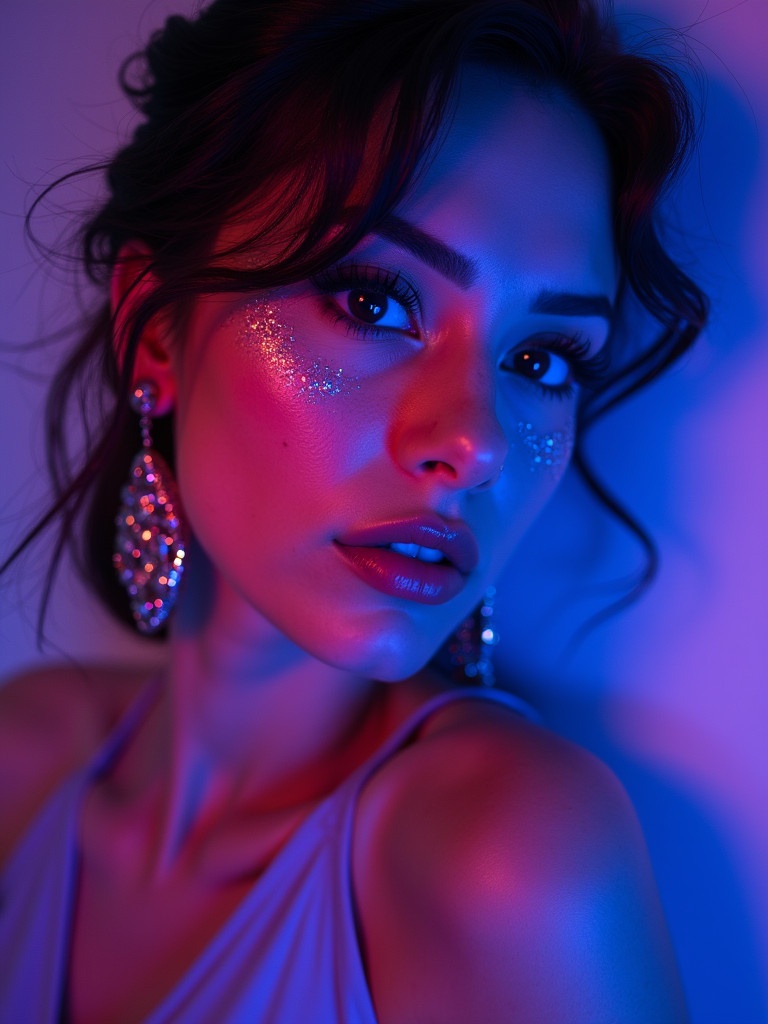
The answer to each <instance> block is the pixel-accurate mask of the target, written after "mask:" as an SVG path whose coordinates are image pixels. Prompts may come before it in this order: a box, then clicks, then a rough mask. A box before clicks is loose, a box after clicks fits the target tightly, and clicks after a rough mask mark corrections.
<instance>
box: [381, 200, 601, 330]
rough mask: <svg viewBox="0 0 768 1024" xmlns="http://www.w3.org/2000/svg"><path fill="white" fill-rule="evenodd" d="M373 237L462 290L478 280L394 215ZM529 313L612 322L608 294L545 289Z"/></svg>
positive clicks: (468, 266) (468, 264) (441, 245)
mask: <svg viewBox="0 0 768 1024" xmlns="http://www.w3.org/2000/svg"><path fill="white" fill-rule="evenodd" d="M376 234H377V235H380V236H381V237H382V238H386V239H387V240H388V241H390V242H393V243H394V244H395V245H399V246H400V247H401V248H403V249H407V250H408V252H410V253H413V255H414V256H416V258H417V259H419V260H421V262H422V263H426V265H427V266H429V267H432V269H433V270H436V271H437V272H438V273H439V274H442V276H443V277H445V278H447V279H448V280H449V281H453V283H454V284H456V285H458V286H459V287H460V288H462V289H463V290H464V291H466V290H467V289H468V288H470V287H471V286H472V285H473V284H474V283H475V281H477V278H478V276H479V270H478V266H477V263H476V262H475V260H473V259H470V258H469V257H468V256H464V255H463V254H462V253H460V252H457V250H456V249H452V248H451V246H450V245H446V244H445V242H441V241H440V239H439V238H435V237H434V235H430V234H428V233H427V232H426V231H422V230H421V228H417V227H416V226H415V225H414V224H409V223H408V221H405V220H402V218H400V217H396V216H395V215H394V214H390V216H388V217H386V218H385V219H384V220H383V221H382V222H381V224H380V225H379V226H378V228H377V230H376ZM530 311H531V313H549V314H552V315H555V316H579V317H581V316H583V317H591V316H594V317H600V318H602V319H604V320H607V321H608V322H609V323H610V322H612V321H613V306H612V305H611V301H610V299H609V298H608V296H607V295H581V294H579V293H577V292H554V291H550V290H549V289H545V290H544V291H542V292H540V293H539V294H538V295H537V296H536V298H535V299H534V300H533V302H532V303H531V307H530Z"/></svg>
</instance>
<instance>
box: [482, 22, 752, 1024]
mask: <svg viewBox="0 0 768 1024" xmlns="http://www.w3.org/2000/svg"><path fill="white" fill-rule="evenodd" d="M622 6H630V5H629V4H627V5H622ZM632 6H633V7H638V6H641V7H642V6H646V5H638V4H634V5H632ZM648 6H650V5H648ZM684 6H685V7H686V8H692V5H691V4H682V3H681V4H680V9H679V10H678V9H677V8H676V11H675V13H676V14H678V16H679V18H680V21H679V24H683V20H682V19H683V16H684V13H685V12H684V11H683V10H682V8H683V7H684ZM746 6H749V4H748V5H746ZM699 8H700V5H697V9H696V11H694V12H693V13H692V16H691V21H693V20H694V18H695V17H696V15H698V14H699V13H700V9H699ZM718 10H722V8H719V9H718ZM707 13H708V14H710V13H713V14H714V13H715V12H714V9H713V8H712V7H709V8H707ZM659 14H660V17H665V18H669V17H670V12H669V11H666V12H661V11H660V12H659ZM721 17H722V19H734V18H735V19H739V18H742V19H745V20H743V23H742V22H739V24H737V25H736V26H735V27H734V26H733V24H730V23H729V29H728V31H725V32H721V31H720V28H719V27H718V25H717V21H718V19H717V17H714V18H713V21H712V23H711V24H710V23H706V24H704V25H702V26H700V27H699V28H698V29H697V28H692V29H691V31H690V36H691V43H692V45H693V47H694V50H695V51H696V53H697V54H698V55H699V57H700V59H701V61H702V63H703V64H704V66H705V69H706V73H707V83H706V89H707V93H706V96H705V97H704V99H705V102H706V121H705V124H704V129H703V134H702V137H701V142H700V147H699V155H698V156H697V157H696V158H695V159H694V162H693V163H692V165H691V167H690V168H689V170H688V171H687V173H686V175H685V177H684V179H683V181H682V183H681V186H680V188H679V189H678V190H677V192H676V194H675V195H674V196H673V197H672V200H671V204H670V205H671V210H672V212H673V219H674V221H675V222H677V223H679V225H680V227H681V230H682V232H683V234H682V235H681V239H676V238H674V237H673V247H674V248H675V249H676V251H677V252H678V253H681V254H682V257H683V259H684V261H685V262H686V263H687V265H688V266H689V268H690V270H691V272H692V273H693V274H694V276H695V277H696V278H697V280H698V281H699V282H700V283H701V284H702V285H703V286H704V287H705V289H706V290H707V291H708V292H709V294H710V295H711V297H712V300H713V317H712V322H711V325H710V327H709V329H708V331H707V333H706V336H705V337H704V338H703V339H702V341H701V342H700V345H699V348H698V349H697V351H696V352H694V353H693V354H691V355H690V356H689V357H687V358H686V359H685V360H684V361H683V363H682V364H681V365H680V366H679V368H677V369H676V370H675V371H674V372H673V373H672V374H671V375H670V377H669V378H668V379H666V380H664V381H662V382H660V383H659V384H657V385H655V386H653V387H652V388H651V389H650V390H648V391H646V392H645V393H643V394H641V395H640V396H638V397H636V398H634V399H633V400H632V401H631V402H629V403H627V404H626V405H625V406H623V407H622V408H621V409H620V410H618V411H617V412H616V413H615V414H613V415H611V416H609V417H608V418H607V419H606V420H605V421H604V422H603V423H602V424H600V425H599V426H598V427H596V428H595V430H594V432H593V435H592V436H591V437H590V441H589V445H588V450H589V452H590V454H591V456H592V458H593V461H594V463H595V465H596V466H597V467H598V468H599V470H600V473H601V475H603V476H604V478H605V479H606V480H607V481H608V482H609V483H610V484H611V485H612V486H613V487H614V489H615V491H616V493H617V494H618V495H619V496H620V497H621V498H622V500H623V501H624V502H625V503H626V504H627V505H628V506H629V507H630V508H631V509H632V510H633V511H634V512H635V513H637V514H638V515H639V517H640V518H641V520H642V521H643V522H644V523H645V524H646V525H647V526H648V527H649V528H650V529H651V532H652V533H653V535H654V537H655V538H656V540H657V542H658V543H659V546H660V549H661V555H662V570H661V576H660V578H659V579H658V581H657V582H656V584H655V585H654V586H653V588H652V589H651V591H650V593H649V594H648V595H647V597H646V598H645V599H644V600H642V601H641V602H640V603H638V604H637V605H635V606H634V607H633V608H631V609H630V610H629V611H627V612H625V613H621V614H619V615H618V616H616V617H615V618H613V619H611V620H609V621H608V622H606V623H605V624H603V625H602V626H600V627H599V628H598V629H596V630H595V631H594V632H593V633H591V634H590V635H589V636H588V637H587V639H586V640H585V642H584V643H583V644H582V645H581V646H580V647H579V649H578V650H577V651H576V653H573V652H570V653H569V652H567V651H566V644H565V643H564V641H563V636H564V635H565V636H569V635H570V636H572V635H573V634H574V632H575V631H576V630H577V629H578V627H579V626H580V625H581V624H582V623H583V622H584V621H585V620H587V619H589V617H590V615H592V614H593V613H594V612H595V611H596V610H598V609H600V608H602V607H605V606H606V605H607V604H610V601H611V600H612V599H615V597H617V596H618V595H620V594H621V592H622V582H623V581H626V580H627V579H628V578H630V577H631V575H632V572H633V570H634V569H635V568H636V567H637V565H638V564H639V559H640V555H639V551H638V549H637V547H636V546H635V545H634V544H633V542H632V541H631V540H629V539H628V538H627V537H626V536H625V535H624V533H623V532H622V530H621V529H620V528H618V527H617V526H616V525H615V524H614V523H612V522H611V520H610V519H609V518H608V517H606V516H605V515H604V514H603V513H602V512H601V511H600V510H599V509H598V508H597V507H596V506H595V505H594V503H593V502H592V501H591V500H590V499H589V498H588V497H587V495H586V493H585V491H584V488H583V487H582V486H581V485H580V484H579V482H578V480H577V479H575V477H574V476H573V475H569V476H568V477H567V478H566V480H565V481H564V483H563V486H562V488H561V491H560V492H559V494H558V495H557V496H556V498H555V502H554V504H553V505H552V506H551V507H550V508H549V509H548V510H547V511H546V512H545V513H544V516H543V517H542V519H541V520H540V521H539V522H538V523H537V524H536V525H535V526H534V527H533V529H532V530H531V531H530V533H529V535H528V537H527V538H526V540H525V541H524V543H523V546H522V547H521V550H520V552H519V553H518V555H517V556H516V557H515V559H514V561H513V562H512V564H511V565H510V566H509V569H508V571H507V573H506V574H505V578H504V580H503V581H502V585H501V586H500V588H499V589H500V597H499V619H500V622H499V626H500V631H501V633H502V640H503V642H502V645H501V647H500V648H499V652H498V660H499V661H500V662H501V663H502V665H503V667H504V672H503V675H504V676H505V677H506V680H507V683H508V685H510V686H511V687H512V688H514V689H516V690H517V691H518V692H521V693H523V694H524V695H525V696H527V697H528V699H530V700H531V701H532V702H533V703H534V704H536V705H537V706H538V707H539V708H540V709H541V710H542V711H543V713H544V715H545V719H546V721H547V723H548V724H550V725H551V726H552V727H553V728H554V729H556V730H557V731H558V732H561V733H563V734H565V735H567V736H570V737H571V738H573V739H574V740H575V741H576V742H578V743H581V744H583V745H585V746H587V747H588V748H590V749H591V750H593V751H594V752H595V753H597V754H598V756H600V757H601V758H602V759H603V760H605V761H606V762H607V763H609V764H610V765H611V766H612V767H613V768H614V770H615V771H616V772H617V774H618V775H619V777H620V778H621V779H622V781H623V782H624V784H625V786H626V787H627V789H628V790H629V792H630V794H631V796H632V798H633V801H634V803H635V805H636V807H637V809H638V812H639V815H640V818H641V821H642V823H643V827H644V830H645V832H646V836H647V838H648V843H649V847H650V850H651V855H652V859H653V862H654V866H655V869H656V874H657V878H658V881H659V887H660V890H661V893H662V898H663V901H664V904H665V908H666V910H667V914H668V919H669V922H670V928H671V930H672V933H673V939H674V942H675V946H676V948H677V950H678V955H679V959H680V965H681V970H682V973H683V979H684V984H685V986H686V990H687V992H688V996H689V1002H690V1007H691V1013H692V1019H693V1021H694V1024H760V1022H763V1021H765V1020H767V1019H768V999H766V989H765V981H766V979H765V974H764V964H765V963H766V962H768V955H767V951H768V941H766V940H767V938H768V937H767V936H766V934H765V926H766V921H768V899H767V898H766V897H767V896H768V894H766V893H765V869H764V864H765V863H766V859H767V858H768V835H767V834H766V822H765V815H764V812H763V810H762V807H763V803H764V798H765V793H766V792H768V765H767V764H766V757H767V755H766V753H765V740H764V736H765V726H766V723H767V722H768V706H767V705H766V695H765V681H766V679H768V651H767V649H766V639H765V638H766V630H765V621H764V619H765V610H766V606H767V605H766V600H765V598H766V594H765V580H766V578H768V564H767V563H768V557H767V553H766V544H765V541H764V534H763V526H764V523H765V521H766V513H767V512H768V509H767V506H768V475H767V474H766V470H765V468H764V466H765V463H764V459H763V455H762V453H763V451H764V447H765V442H766V440H767V439H768V436H767V435H768V430H767V427H768V424H767V422H766V411H765V409H766V403H765V395H766V394H768V344H767V343H768V309H766V302H765V294H766V289H765V284H766V281H768V253H766V247H765V244H764V238H765V237H766V233H765V232H766V228H767V227H768V225H766V219H767V218H766V212H767V210H766V207H767V206H768V203H767V202H766V201H767V200H768V196H767V195H766V190H765V182H766V181H768V175H766V169H765V167H764V166H763V167H761V165H760V153H759V149H758V144H757V140H758V125H757V121H758V119H759V120H760V123H761V124H765V123H766V121H767V120H768V117H766V115H768V83H765V88H764V89H762V90H756V89H755V78H756V77H759V75H758V72H757V69H756V68H754V67H750V68H749V71H750V74H749V75H747V76H745V78H744V80H743V81H742V80H741V79H740V77H739V72H740V71H741V70H743V69H744V63H745V62H744V55H743V54H741V51H740V50H739V49H738V47H737V48H736V51H735V50H734V41H735V42H736V43H738V41H739V39H740V38H741V36H742V35H743V36H745V37H746V36H748V35H750V34H751V33H752V32H753V31H754V28H755V26H754V25H753V22H754V21H755V20H757V21H760V17H759V12H758V11H756V10H755V9H754V5H753V8H752V15H751V16H750V17H752V21H750V20H749V18H747V17H745V15H744V14H743V13H742V14H740V13H739V11H738V10H735V9H734V10H731V11H726V12H725V13H723V14H722V15H721ZM765 21H766V23H767V24H766V25H764V26H763V27H764V28H768V11H767V12H765ZM702 34H703V36H704V38H705V40H706V41H708V43H709V45H710V46H714V47H716V55H715V54H713V53H712V51H711V50H709V49H708V48H707V46H706V45H704V44H699V45H697V44H696V42H695V40H696V38H697V35H699V36H700V35H702ZM718 39H719V40H720V41H721V42H724V43H725V52H724V51H723V50H721V49H719V48H717V40H718ZM736 56H739V59H738V60H736V59H735V57H736ZM723 62H724V63H723ZM724 64H725V65H726V66H725V67H724ZM728 67H730V70H731V71H732V72H733V76H735V78H734V77H732V75H731V74H729V71H728ZM694 87H695V88H697V87H698V86H697V85H696V83H695V82H694ZM762 159H763V161H765V156H764V155H763V157H762ZM761 303H762V306H761Z"/></svg>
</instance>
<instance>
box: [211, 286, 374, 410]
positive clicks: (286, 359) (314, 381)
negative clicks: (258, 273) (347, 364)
mask: <svg viewBox="0 0 768 1024" xmlns="http://www.w3.org/2000/svg"><path fill="white" fill-rule="evenodd" d="M230 322H232V323H236V325H237V329H238V338H239V340H240V341H241V343H242V344H243V345H244V346H246V347H247V348H249V349H252V350H253V351H255V352H257V353H258V354H259V355H260V356H261V357H262V359H263V360H264V362H265V363H266V364H267V366H269V368H270V369H271V370H272V372H273V373H274V374H275V376H276V377H278V378H279V379H280V380H281V381H282V382H283V384H284V385H285V386H286V387H287V388H290V389H291V390H292V391H293V392H294V393H295V394H297V395H300V396H302V397H303V398H305V399H306V401H308V402H310V403H314V402H317V401H321V400H322V399H324V398H333V397H335V396H337V395H346V394H349V393H350V392H352V391H356V390H358V388H359V387H360V384H359V381H358V378H357V377H350V376H348V375H347V374H345V372H344V370H343V369H342V368H341V367H338V368H335V367H331V366H327V365H325V364H324V363H323V362H322V361H321V360H319V359H314V360H309V359H306V358H304V359H302V358H301V356H300V354H299V352H298V350H297V346H296V339H295V337H294V332H293V330H292V328H290V327H289V326H288V325H287V324H286V323H284V321H283V317H282V315H281V312H280V307H279V305H278V304H276V303H272V302H270V301H269V300H267V299H260V300H257V301H256V302H252V303H249V304H248V305H247V306H245V307H244V308H243V309H241V310H239V311H238V313H237V314H236V315H235V316H233V317H232V318H231V319H230Z"/></svg>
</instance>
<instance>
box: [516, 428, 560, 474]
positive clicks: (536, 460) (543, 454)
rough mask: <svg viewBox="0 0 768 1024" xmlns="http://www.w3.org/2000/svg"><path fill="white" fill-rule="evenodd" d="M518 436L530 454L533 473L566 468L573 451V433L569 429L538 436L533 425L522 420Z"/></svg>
mask: <svg viewBox="0 0 768 1024" xmlns="http://www.w3.org/2000/svg"><path fill="white" fill-rule="evenodd" d="M517 435H518V437H519V438H520V439H521V440H522V442H523V446H524V447H525V449H526V450H527V452H528V456H529V459H530V468H531V472H532V473H534V472H536V470H540V469H544V470H547V469H555V468H556V467H558V466H564V465H565V464H566V463H567V462H568V459H569V458H570V456H571V452H572V450H573V433H572V431H570V430H567V429H566V430H554V431H552V433H551V434H537V433H536V432H535V430H534V429H533V424H532V423H527V422H526V421H525V420H520V422H519V423H518V424H517Z"/></svg>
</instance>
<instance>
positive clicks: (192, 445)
mask: <svg viewBox="0 0 768 1024" xmlns="http://www.w3.org/2000/svg"><path fill="white" fill-rule="evenodd" d="M609 197H610V182H609V169H608V163H607V158H606V155H605V153H604V150H603V147H602V144H601V141H600V139H599V135H598V132H597V129H596V128H595V127H594V126H593V124H592V123H591V122H590V120H589V119H588V117H587V116H586V115H585V114H583V113H582V112H581V111H579V110H578V109H577V108H576V107H575V106H574V105H573V104H572V103H571V102H570V101H568V100H566V99H564V98H562V97H560V96H558V95H544V94H535V93H534V92H533V91H532V90H528V89H524V88H521V87H520V86H519V85H516V84H515V83H514V82H512V81H511V80H507V79H501V78H499V77H497V76H491V75H489V74H486V73H483V72H480V71H473V72H471V73H468V74H467V75H466V78H465V81H464V83H463V89H462V98H461V102H460V104H459V109H458V114H457V117H456V120H455V122H454V123H453V125H452V127H451V129H450V132H449V133H448V135H447V140H446V142H445V145H444V146H443V147H442V149H441V150H440V152H439V155H438V156H437V158H436V159H435V161H434V163H433V164H432V165H431V167H430V169H429V171H428V173H427V174H426V175H425V177H424V178H423V179H422V181H421V183H420V185H419V187H418V188H417V189H416V190H415V191H414V192H413V194H412V195H411V197H410V198H409V199H408V200H407V202H405V203H404V204H403V205H402V207H401V208H400V209H398V210H397V217H396V218H394V219H393V220H392V221H391V222H390V223H389V224H388V225H386V226H385V227H384V228H383V229H382V231H381V233H380V234H377V235H374V236H372V237H369V238H367V239H365V240H364V242H363V243H362V244H361V245H360V246H359V247H358V248H357V249H356V250H355V251H353V252H352V253H350V254H349V255H348V257H347V258H345V259H343V260H342V261H341V263H340V264H339V265H337V266H336V267H334V268H332V269H331V270H328V271H326V272H325V273H323V274H322V275H321V276H320V277H319V278H318V279H316V280H314V281H308V282H304V283H302V284H301V285H297V286H293V287H291V288H288V289H285V290H283V291H276V292H274V293H270V294H267V295H264V294H254V295H252V296H243V295H234V296H231V295H230V296H226V297H221V296H218V297H215V298H205V299H200V300H199V301H198V302H197V304H196V306H195V309H194V311H193V315H192V319H191V322H190V324H189V327H188V334H187V335H186V337H185V339H184V343H183V345H178V346H176V347H175V348H174V362H175V371H176V374H177V392H178V398H177V409H176V416H177V445H178V452H177V468H178V475H179V483H180V488H181V495H182V500H183V503H184V506H185V511H186V516H187V518H188V520H189V523H190V526H191V528H192V530H193V532H194V534H195V536H196V538H197V540H198V541H199V544H200V546H201V547H202V549H203V550H204V551H205V552H206V554H207V556H208V558H209V560H210V562H211V565H212V568H213V572H214V576H215V578H216V579H218V580H219V585H220V586H222V587H223V586H226V589H227V592H228V593H234V594H235V595H237V602H238V607H240V608H241V610H242V614H243V615H245V616H257V617H263V618H266V619H267V620H268V621H269V622H270V623H272V624H273V625H274V626H276V627H277V628H278V629H279V630H280V631H281V632H283V633H284V634H285V635H286V636H288V637H289V638H290V639H291V640H292V641H294V642H295V643H297V644H298V645H299V646H300V647H302V648H304V649H305V650H306V651H308V652H310V653H311V654H313V655H315V656H317V657H319V658H321V659H323V660H325V661H327V662H329V663H331V664H335V665H338V666H340V667H344V668H347V669H350V670H354V671H359V672H364V673H367V674H370V675H372V676H375V677H378V678H382V679H396V678H401V677H404V676H407V675H409V674H411V673H412V672H414V671H416V670H417V669H418V668H419V667H420V666H421V665H423V664H424V663H425V662H426V661H427V660H428V659H429V657H431V655H432V654H433V653H434V652H435V650H436V649H437V648H438V646H439V645H440V644H441V643H442V642H443V641H444V640H445V638H446V637H447V636H448V635H449V633H450V632H451V631H452V629H453V628H454V627H455V626H456V625H457V623H458V622H459V621H460V620H461V619H463V618H464V617H465V616H466V615H467V614H468V613H469V612H470V610H471V609H472V608H473V607H474V606H475V605H476V604H477V603H478V601H479V600H480V599H481V597H482V594H483V592H484V591H485V589H486V588H487V587H488V585H489V584H490V583H491V582H492V581H493V580H494V579H495V578H496V576H497V575H498V573H499V571H500V569H501V568H502V566H503V564H504V562H505V560H506V559H507V557H508V556H509V554H510V552H511V551H512V549H513V548H514V547H515V545H516V544H517V543H518V542H519V541H520V539H521V537H522V536H523V534H524V532H525V530H526V528H527V527H528V526H529V524H530V523H531V521H532V520H533V519H534V517H535V516H536V515H537V513H538V512H539V510H540V509H541V508H542V506H543V505H544V503H545V502H546V501H547V499H548V498H549V497H550V495H551V494H552V492H553V490H554V488H555V486H556V485H557V482H558V480H559V479H560V477H561V475H562V473H563V471H564V470H565V468H566V465H567V462H568V459H569V455H570V451H571V447H572V444H573V429H574V415H575V410H576V406H577V402H578V396H579V382H580V381H585V382H588V381H589V379H590V376H591V375H594V374H595V372H596V364H595V363H594V362H593V360H594V358H595V356H597V354H598V353H599V352H600V350H601V349H602V347H603V346H604V345H605V342H606V338H607V335H608V331H609V318H610V310H611V302H612V300H613V297H614V292H615V287H616V269H615V254H614V248H613V242H612V226H611V210H610V199H609ZM252 229H253V224H251V225H249V226H248V230H252ZM190 585H191V586H192V587H194V578H192V579H191V580H190ZM519 585H520V586H523V587H524V586H525V582H524V581H522V580H521V581H520V584H519Z"/></svg>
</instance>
